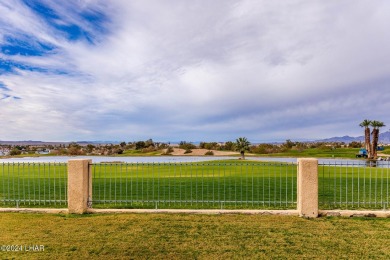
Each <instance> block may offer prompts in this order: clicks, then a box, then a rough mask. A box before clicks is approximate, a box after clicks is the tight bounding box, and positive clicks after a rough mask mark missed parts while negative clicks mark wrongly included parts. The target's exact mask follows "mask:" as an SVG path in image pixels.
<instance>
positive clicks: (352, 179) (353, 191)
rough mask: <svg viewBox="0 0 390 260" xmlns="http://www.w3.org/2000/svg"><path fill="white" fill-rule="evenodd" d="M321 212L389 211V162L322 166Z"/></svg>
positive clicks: (320, 171)
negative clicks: (329, 210)
mask: <svg viewBox="0 0 390 260" xmlns="http://www.w3.org/2000/svg"><path fill="white" fill-rule="evenodd" d="M318 188H319V207H320V208H321V209H336V208H337V209H389V201H390V196H389V195H390V194H389V162H379V163H375V164H370V163H369V164H366V163H364V162H356V163H345V164H342V163H333V164H332V163H327V164H324V163H323V164H319V187H318Z"/></svg>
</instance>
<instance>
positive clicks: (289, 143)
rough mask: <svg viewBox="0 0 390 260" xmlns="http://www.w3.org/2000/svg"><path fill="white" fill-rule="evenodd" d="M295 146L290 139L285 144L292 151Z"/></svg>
mask: <svg viewBox="0 0 390 260" xmlns="http://www.w3.org/2000/svg"><path fill="white" fill-rule="evenodd" d="M294 145H295V143H294V142H292V141H291V140H290V139H287V140H286V142H285V143H284V146H285V147H286V148H288V149H291V148H292V147H293V146H294Z"/></svg>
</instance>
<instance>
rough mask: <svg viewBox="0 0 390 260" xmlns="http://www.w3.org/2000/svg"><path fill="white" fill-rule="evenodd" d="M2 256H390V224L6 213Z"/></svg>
mask: <svg viewBox="0 0 390 260" xmlns="http://www.w3.org/2000/svg"><path fill="white" fill-rule="evenodd" d="M0 217H1V221H0V230H1V232H0V241H1V244H2V245H23V246H24V245H43V246H44V251H41V252H31V251H30V252H25V251H22V252H4V251H0V258H2V259H13V258H14V259H87V258H88V259H90V258H91V259H243V258H244V259H389V258H390V248H389V245H388V242H389V241H390V219H367V218H319V219H312V220H306V219H302V218H299V217H293V216H260V215H180V214H171V215H168V214H116V215H111V214H110V215H83V216H73V215H49V214H46V215H43V214H20V213H2V214H1V215H0Z"/></svg>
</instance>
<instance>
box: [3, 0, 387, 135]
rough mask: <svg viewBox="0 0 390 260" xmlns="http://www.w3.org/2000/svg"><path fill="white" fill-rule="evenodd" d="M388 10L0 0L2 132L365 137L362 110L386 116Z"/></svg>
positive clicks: (295, 1)
mask: <svg viewBox="0 0 390 260" xmlns="http://www.w3.org/2000/svg"><path fill="white" fill-rule="evenodd" d="M389 13H390V2H389V1H386V0H375V1H374V2H373V1H365V0H364V1H363V0H343V1H320V0H314V1H303V0H291V1H281V0H275V1H267V0H256V1H255V0H242V1H233V0H215V1H206V0H198V1H182V0H167V1H159V0H147V1H127V0H101V1H99V0H96V1H89V0H84V1H83V0H77V1H76V0H69V1H51V0H50V1H49V0H39V1H33V0H24V1H21V0H14V1H8V0H0V14H1V16H0V120H1V128H0V140H45V141H75V140H126V141H133V140H144V139H148V138H153V140H158V141H180V140H186V141H228V140H235V139H236V138H237V137H239V136H245V137H247V138H248V139H249V140H250V141H252V142H268V141H283V140H286V139H292V140H305V139H319V138H326V137H332V136H342V135H351V136H358V135H362V133H363V132H362V129H360V128H359V126H358V124H359V123H360V122H361V121H362V120H363V119H365V118H368V119H373V120H380V121H384V122H385V123H386V124H390V115H389V112H388V111H389V110H390V91H389V86H390V30H389V29H388V25H389V24H390V16H389ZM386 130H387V129H383V130H382V131H386Z"/></svg>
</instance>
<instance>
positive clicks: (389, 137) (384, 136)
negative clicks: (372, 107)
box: [316, 131, 390, 144]
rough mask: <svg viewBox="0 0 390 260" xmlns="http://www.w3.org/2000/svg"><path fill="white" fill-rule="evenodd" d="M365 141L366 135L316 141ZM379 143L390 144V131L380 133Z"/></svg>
mask: <svg viewBox="0 0 390 260" xmlns="http://www.w3.org/2000/svg"><path fill="white" fill-rule="evenodd" d="M353 141H356V142H364V136H363V135H362V136H358V137H352V136H348V135H345V136H341V137H331V138H326V139H321V140H316V142H344V143H350V142H353ZM379 143H384V144H390V131H387V132H383V133H379Z"/></svg>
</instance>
